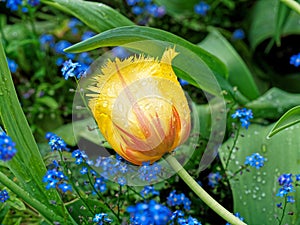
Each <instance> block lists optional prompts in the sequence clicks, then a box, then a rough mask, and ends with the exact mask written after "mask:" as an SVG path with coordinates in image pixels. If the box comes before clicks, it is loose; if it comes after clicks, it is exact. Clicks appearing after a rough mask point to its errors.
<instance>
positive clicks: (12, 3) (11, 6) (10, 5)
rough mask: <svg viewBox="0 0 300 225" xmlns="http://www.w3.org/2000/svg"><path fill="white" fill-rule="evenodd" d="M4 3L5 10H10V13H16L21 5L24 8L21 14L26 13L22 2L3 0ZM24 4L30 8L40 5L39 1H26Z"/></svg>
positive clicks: (20, 0) (18, 0) (19, 0)
mask: <svg viewBox="0 0 300 225" xmlns="http://www.w3.org/2000/svg"><path fill="white" fill-rule="evenodd" d="M5 1H6V8H8V9H10V10H11V11H17V10H18V9H19V6H21V5H22V4H23V5H24V6H23V7H22V12H24V13H26V12H28V8H27V7H26V5H25V2H23V0H4V2H5ZM26 2H27V3H28V5H30V6H32V7H34V6H37V5H39V4H40V1H39V0H27V1H26Z"/></svg>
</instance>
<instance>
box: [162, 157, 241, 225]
mask: <svg viewBox="0 0 300 225" xmlns="http://www.w3.org/2000/svg"><path fill="white" fill-rule="evenodd" d="M165 159H166V161H167V162H168V163H169V164H170V166H171V167H172V168H173V169H174V170H175V171H176V173H177V174H178V175H179V176H180V177H181V179H182V180H183V181H184V182H185V183H186V184H187V185H188V186H189V187H190V188H191V189H192V190H193V191H194V193H195V194H196V195H197V196H198V197H199V198H200V199H201V200H202V201H203V202H205V203H206V204H207V205H208V206H209V207H210V208H211V209H212V210H214V211H215V212H216V213H217V214H219V216H221V217H222V218H223V219H224V220H226V221H227V222H229V223H230V224H232V225H246V223H244V222H243V221H241V220H239V219H238V218H237V217H236V216H234V215H233V214H232V213H230V212H229V211H228V210H227V209H225V208H224V207H223V206H222V205H220V204H219V203H218V202H217V201H216V200H215V199H213V198H212V197H211V196H210V195H209V194H208V193H207V192H206V191H205V190H204V189H203V188H202V187H201V186H200V185H199V184H198V183H197V182H196V181H195V180H194V179H193V178H192V177H191V175H189V173H188V172H187V171H186V170H185V169H184V168H183V167H182V165H181V164H180V163H179V162H178V161H177V159H175V158H174V157H173V156H172V155H171V154H169V155H168V156H167V157H166V158H165Z"/></svg>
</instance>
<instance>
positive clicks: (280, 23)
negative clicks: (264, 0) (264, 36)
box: [274, 2, 291, 46]
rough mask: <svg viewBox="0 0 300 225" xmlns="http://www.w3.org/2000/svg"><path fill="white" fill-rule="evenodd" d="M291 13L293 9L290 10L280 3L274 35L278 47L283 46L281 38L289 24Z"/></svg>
mask: <svg viewBox="0 0 300 225" xmlns="http://www.w3.org/2000/svg"><path fill="white" fill-rule="evenodd" d="M290 12H291V9H290V8H288V7H287V6H286V5H285V4H283V3H282V2H279V3H278V8H277V13H276V23H275V33H274V39H275V42H276V44H277V46H280V44H281V43H280V38H281V33H282V29H283V27H284V25H285V24H286V22H287V19H288V17H289V15H290Z"/></svg>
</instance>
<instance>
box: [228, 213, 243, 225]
mask: <svg viewBox="0 0 300 225" xmlns="http://www.w3.org/2000/svg"><path fill="white" fill-rule="evenodd" d="M234 215H235V217H237V218H239V219H240V221H244V218H243V217H241V215H240V213H238V212H237V213H235V214H234ZM226 225H231V223H228V222H227V223H226Z"/></svg>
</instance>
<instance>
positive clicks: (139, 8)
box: [126, 0, 166, 18]
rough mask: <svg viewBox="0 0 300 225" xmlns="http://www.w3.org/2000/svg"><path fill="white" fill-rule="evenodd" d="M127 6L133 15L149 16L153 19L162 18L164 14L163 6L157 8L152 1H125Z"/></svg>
mask: <svg viewBox="0 0 300 225" xmlns="http://www.w3.org/2000/svg"><path fill="white" fill-rule="evenodd" d="M126 2H127V5H129V6H131V7H132V8H131V11H132V13H133V14H135V15H141V14H145V15H151V16H153V17H158V18H160V17H163V16H164V15H165V14H166V10H165V7H164V6H158V5H156V4H154V3H153V2H152V0H126Z"/></svg>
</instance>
